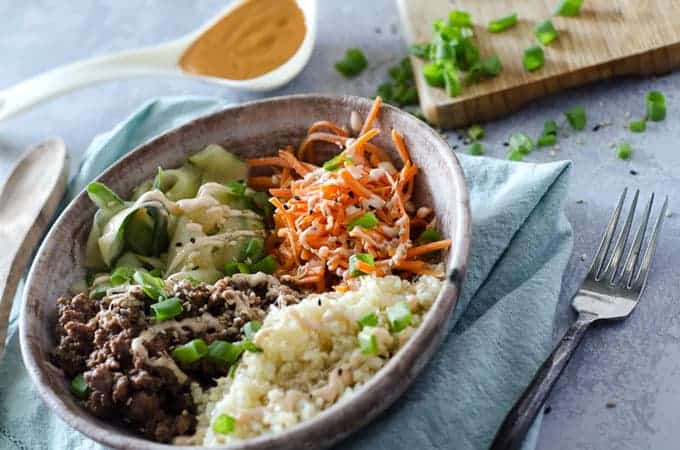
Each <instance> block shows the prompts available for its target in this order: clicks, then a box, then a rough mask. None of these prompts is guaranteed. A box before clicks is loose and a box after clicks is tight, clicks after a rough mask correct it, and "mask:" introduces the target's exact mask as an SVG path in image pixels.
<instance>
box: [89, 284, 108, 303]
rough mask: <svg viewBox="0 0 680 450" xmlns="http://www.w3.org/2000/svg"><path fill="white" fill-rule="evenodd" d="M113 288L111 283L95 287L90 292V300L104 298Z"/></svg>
mask: <svg viewBox="0 0 680 450" xmlns="http://www.w3.org/2000/svg"><path fill="white" fill-rule="evenodd" d="M112 287H113V286H111V283H102V284H98V285H97V286H95V287H94V289H92V290H91V291H90V298H92V299H94V300H100V299H102V298H104V296H105V295H106V292H107V291H108V290H109V289H111V288H112Z"/></svg>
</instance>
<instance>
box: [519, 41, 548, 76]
mask: <svg viewBox="0 0 680 450" xmlns="http://www.w3.org/2000/svg"><path fill="white" fill-rule="evenodd" d="M522 63H523V64H524V68H525V69H526V70H527V71H528V72H533V71H534V70H538V69H540V68H541V67H543V64H544V63H545V56H544V55H543V48H541V46H540V45H532V46H531V47H529V48H527V49H526V50H524V56H523V58H522Z"/></svg>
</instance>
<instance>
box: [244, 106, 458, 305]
mask: <svg viewBox="0 0 680 450" xmlns="http://www.w3.org/2000/svg"><path fill="white" fill-rule="evenodd" d="M381 105H382V100H381V99H380V97H378V98H376V100H375V102H374V103H373V106H372V107H371V110H370V111H369V113H368V116H367V117H366V120H365V121H364V123H363V126H362V129H361V131H360V132H359V133H358V136H354V137H350V136H349V134H348V133H347V131H345V129H344V128H343V127H341V126H340V125H338V124H336V123H334V122H331V121H325V120H322V121H319V122H315V123H314V124H312V126H310V128H309V129H308V130H307V137H306V138H305V139H304V140H303V141H302V142H301V144H300V145H299V147H298V148H297V151H296V150H295V149H294V148H293V147H290V146H289V147H287V148H286V149H284V150H280V151H279V153H278V156H271V157H265V158H255V159H251V160H249V161H248V163H249V164H250V166H251V167H271V168H272V170H273V172H274V174H275V175H274V178H272V176H269V177H263V176H252V177H251V178H250V179H249V185H251V186H257V187H267V188H269V193H270V194H271V195H272V198H271V199H270V203H271V204H272V205H273V206H274V207H275V210H274V216H273V222H274V233H272V236H273V237H272V238H271V239H268V240H267V248H268V249H271V251H272V252H273V253H274V255H275V256H276V257H277V259H278V260H279V263H280V264H279V270H278V274H279V275H281V276H282V277H283V278H282V279H283V280H285V281H288V282H291V283H293V284H296V285H298V286H301V287H303V288H304V289H315V290H317V291H324V290H326V289H328V288H329V287H331V286H332V287H333V288H334V289H335V290H336V291H338V292H344V291H346V290H347V289H348V286H347V284H346V283H347V282H348V280H349V278H350V277H351V275H350V273H349V259H350V257H351V256H352V255H355V254H357V253H367V254H370V255H371V256H372V257H373V258H374V261H375V264H368V263H365V262H363V261H357V262H356V263H355V267H356V268H357V269H358V270H360V271H361V272H364V273H368V274H374V275H375V276H383V275H388V274H390V273H393V271H398V273H399V274H400V275H401V276H402V277H408V276H414V275H433V276H443V274H441V273H440V272H439V270H438V269H437V267H436V266H434V265H432V264H431V263H429V262H426V261H424V260H422V259H420V258H421V257H422V256H423V255H426V254H428V253H430V252H433V251H436V250H444V249H447V248H449V247H450V246H451V241H450V240H442V241H437V242H431V243H428V244H424V245H419V246H414V245H413V243H412V242H411V234H412V233H413V232H419V231H418V230H422V229H423V228H425V227H426V226H428V224H429V222H428V221H427V220H425V219H426V218H424V217H419V216H418V215H417V214H416V212H417V208H416V207H415V206H414V205H412V203H411V196H412V194H413V189H414V181H415V179H416V176H417V174H418V167H417V166H416V165H415V164H413V162H412V161H411V158H410V156H409V152H408V148H407V146H406V143H405V142H404V138H403V137H402V135H401V134H399V133H398V132H397V131H395V130H393V131H392V132H391V138H392V143H393V145H394V150H396V153H397V154H398V155H399V158H400V159H401V163H400V164H399V162H397V163H396V164H398V166H399V167H400V169H399V168H397V167H395V162H393V161H392V160H391V158H390V157H389V156H388V155H389V154H388V152H387V151H385V149H384V148H382V147H380V146H379V145H377V144H375V143H373V142H372V141H373V139H374V138H375V137H376V136H377V135H378V134H379V133H380V131H381V130H380V129H378V128H376V127H374V125H373V124H374V123H375V122H376V119H377V117H378V114H379V113H380V108H381ZM316 142H326V143H331V144H335V145H337V146H339V147H340V148H341V149H342V151H341V153H340V155H342V156H345V157H346V158H345V159H344V160H343V159H340V160H339V164H338V167H336V168H335V169H325V168H321V167H318V166H316V165H314V164H311V163H309V162H308V161H310V160H313V159H314V158H312V156H314V155H312V154H310V152H312V151H313V150H314V144H315V143H316ZM383 163H385V164H383ZM274 181H277V182H278V183H277V185H274ZM407 208H408V211H411V213H408V212H407ZM363 216H366V218H363ZM353 221H357V222H355V223H353ZM362 221H363V223H365V224H366V228H364V226H362V225H361V224H362ZM376 221H377V223H376ZM352 223H353V225H352V229H351V230H350V224H352ZM412 229H415V230H416V231H412Z"/></svg>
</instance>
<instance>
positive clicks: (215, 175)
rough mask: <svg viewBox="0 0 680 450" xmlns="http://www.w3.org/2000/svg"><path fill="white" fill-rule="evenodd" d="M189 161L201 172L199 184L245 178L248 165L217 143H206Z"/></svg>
mask: <svg viewBox="0 0 680 450" xmlns="http://www.w3.org/2000/svg"><path fill="white" fill-rule="evenodd" d="M189 161H190V162H191V163H192V164H193V165H194V166H196V167H198V168H199V169H201V171H202V172H203V177H202V179H201V184H203V183H207V182H209V181H215V182H217V183H226V182H227V181H230V180H245V179H246V178H247V176H248V165H247V164H246V163H245V162H244V161H241V160H240V159H239V158H237V157H236V156H234V155H233V154H231V153H229V152H228V151H226V150H225V149H224V148H222V147H221V146H219V145H215V144H211V145H208V146H207V147H206V148H204V149H203V150H201V151H200V152H198V153H196V154H195V155H193V156H191V157H190V158H189Z"/></svg>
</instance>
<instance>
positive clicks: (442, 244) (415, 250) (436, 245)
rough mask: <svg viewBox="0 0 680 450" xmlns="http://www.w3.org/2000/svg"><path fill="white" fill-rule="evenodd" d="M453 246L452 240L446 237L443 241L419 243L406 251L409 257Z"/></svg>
mask: <svg viewBox="0 0 680 450" xmlns="http://www.w3.org/2000/svg"><path fill="white" fill-rule="evenodd" d="M450 246H451V240H450V239H445V240H443V241H436V242H430V243H428V244H423V245H419V246H418V247H411V248H409V249H408V251H407V252H406V257H407V258H413V257H415V256H420V255H424V254H425V253H430V252H434V251H436V250H445V249H447V248H449V247H450Z"/></svg>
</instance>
